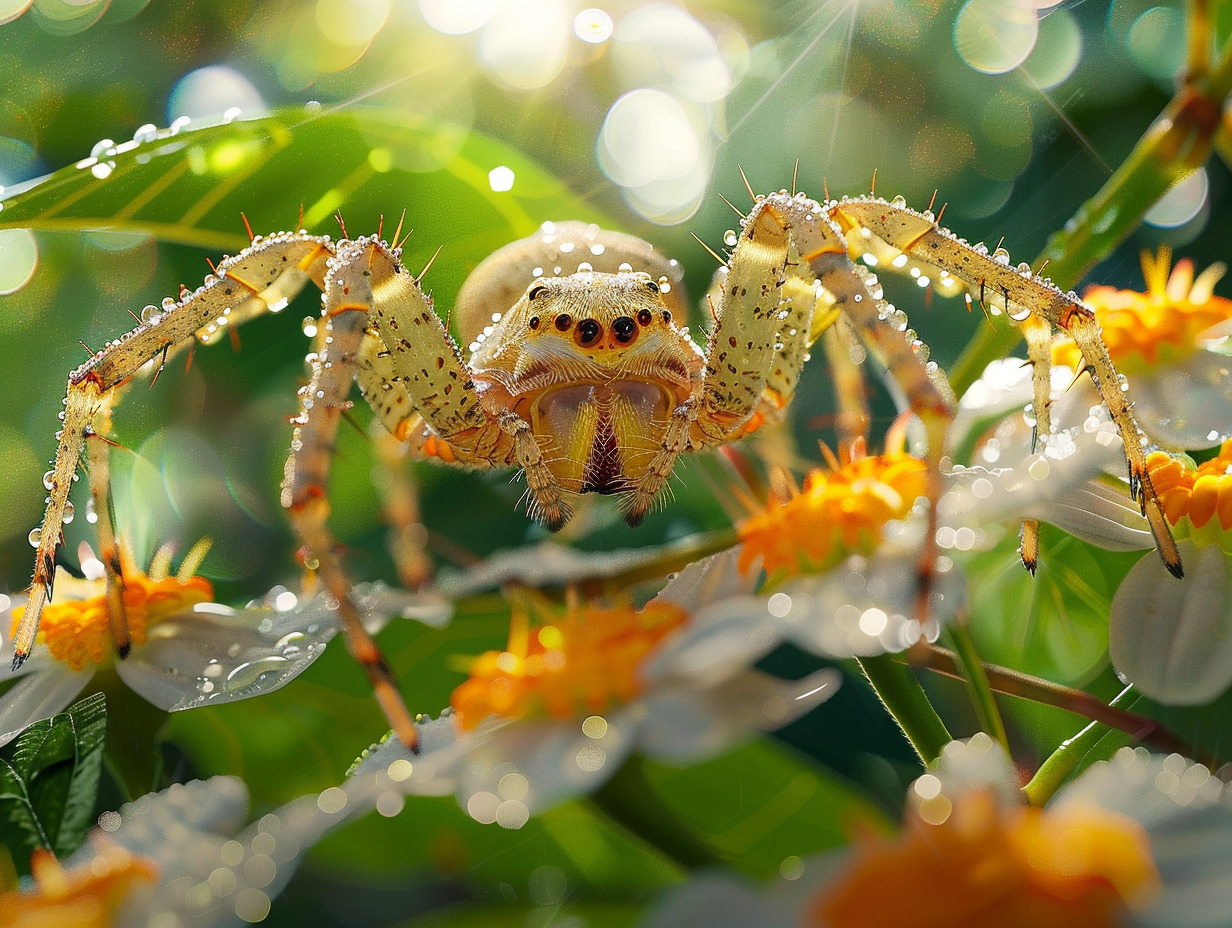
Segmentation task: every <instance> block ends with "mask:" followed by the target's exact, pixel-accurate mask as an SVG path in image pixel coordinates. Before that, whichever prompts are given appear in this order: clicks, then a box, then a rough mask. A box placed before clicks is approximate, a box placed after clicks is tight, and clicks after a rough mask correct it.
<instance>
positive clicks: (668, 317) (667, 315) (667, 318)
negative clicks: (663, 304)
mask: <svg viewBox="0 0 1232 928" xmlns="http://www.w3.org/2000/svg"><path fill="white" fill-rule="evenodd" d="M663 321H664V322H671V321H672V311H671V310H670V309H665V310H663Z"/></svg>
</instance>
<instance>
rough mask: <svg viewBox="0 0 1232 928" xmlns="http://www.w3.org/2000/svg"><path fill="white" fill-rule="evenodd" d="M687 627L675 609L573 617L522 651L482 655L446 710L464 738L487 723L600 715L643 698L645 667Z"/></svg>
mask: <svg viewBox="0 0 1232 928" xmlns="http://www.w3.org/2000/svg"><path fill="white" fill-rule="evenodd" d="M687 619H688V614H687V613H686V612H685V611H684V610H683V609H681V608H680V607H679V606H675V605H672V604H670V603H657V602H651V603H648V604H647V605H646V606H645V607H644V608H643V609H640V610H635V609H633V608H632V607H618V608H613V609H599V608H595V607H589V606H588V607H585V608H582V609H580V610H574V611H571V612H570V613H569V614H568V615H567V616H565V618H563V619H562V620H561V621H559V622H556V623H555V624H552V625H543V626H539V627H538V628H534V629H532V630H531V632H530V635H529V638H527V639H526V640H525V641H524V642H523V643H522V644H518V645H515V644H513V643H512V642H511V644H510V646H509V650H506V651H487V652H485V653H484V654H482V655H480V656H479V658H478V659H476V661H475V662H474V664H473V665H472V667H471V669H470V679H468V680H467V681H466V682H465V683H463V684H462V685H461V686H459V687H458V688H457V689H456V690H454V693H453V696H452V698H451V699H450V701H449V702H450V705H451V706H453V709H454V712H455V713H456V716H457V719H458V723H459V725H460V726H461V727H462V728H463V729H467V730H469V729H472V728H474V727H475V726H476V725H478V724H479V723H480V722H481V721H483V720H484V719H485V718H487V717H488V716H489V715H499V716H502V717H504V718H522V717H525V716H530V715H547V716H550V717H552V718H573V717H576V716H577V715H580V714H582V713H584V712H589V713H598V712H602V711H603V710H604V709H606V708H607V707H608V706H610V705H612V704H618V703H625V702H629V701H630V700H633V699H635V698H636V697H637V696H638V695H639V694H640V693H641V690H642V681H641V675H640V672H639V668H640V667H641V664H642V662H643V660H644V659H645V658H646V656H647V655H648V654H650V652H651V651H653V650H654V648H655V647H656V646H657V645H658V644H659V642H660V641H662V640H663V639H664V638H665V637H666V636H667V635H668V634H669V633H670V632H672V631H673V630H674V629H676V628H678V627H679V626H681V625H682V624H684V622H685V621H686V620H687ZM511 637H515V638H518V637H522V636H520V635H518V634H516V633H515V634H514V635H512V636H511Z"/></svg>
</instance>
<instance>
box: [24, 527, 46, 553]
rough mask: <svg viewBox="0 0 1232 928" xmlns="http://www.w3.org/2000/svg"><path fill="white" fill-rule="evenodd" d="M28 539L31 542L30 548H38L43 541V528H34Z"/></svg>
mask: <svg viewBox="0 0 1232 928" xmlns="http://www.w3.org/2000/svg"><path fill="white" fill-rule="evenodd" d="M26 538H27V540H28V541H29V542H30V547H32V548H37V547H38V546H39V542H41V541H42V540H43V530H42V529H41V528H32V529H30V534H29V535H27V536H26Z"/></svg>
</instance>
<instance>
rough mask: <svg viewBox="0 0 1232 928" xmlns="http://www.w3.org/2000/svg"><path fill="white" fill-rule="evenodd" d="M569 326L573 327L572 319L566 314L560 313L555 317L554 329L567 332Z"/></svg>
mask: <svg viewBox="0 0 1232 928" xmlns="http://www.w3.org/2000/svg"><path fill="white" fill-rule="evenodd" d="M571 325H573V317H572V316H570V315H569V314H568V313H561V314H560V315H559V316H557V317H556V328H558V329H560V331H562V332H565V331H567V330H568V328H569V326H571Z"/></svg>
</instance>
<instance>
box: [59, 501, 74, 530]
mask: <svg viewBox="0 0 1232 928" xmlns="http://www.w3.org/2000/svg"><path fill="white" fill-rule="evenodd" d="M76 515H77V509H76V507H74V506H73V504H72V502H71V501H68V500H65V502H64V515H62V516H61V517H60V521H61V522H63V523H64V524H65V525H68V524H69V523H71V522H72V521H73V518H74V517H75V516H76Z"/></svg>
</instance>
